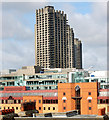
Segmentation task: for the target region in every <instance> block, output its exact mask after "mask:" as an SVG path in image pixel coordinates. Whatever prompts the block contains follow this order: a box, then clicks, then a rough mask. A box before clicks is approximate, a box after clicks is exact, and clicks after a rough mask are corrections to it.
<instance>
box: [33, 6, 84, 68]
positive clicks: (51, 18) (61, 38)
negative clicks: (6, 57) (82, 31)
mask: <svg viewBox="0 0 109 120" xmlns="http://www.w3.org/2000/svg"><path fill="white" fill-rule="evenodd" d="M80 50H82V49H80ZM74 52H75V51H74V32H73V29H72V28H70V25H68V20H67V15H66V14H64V11H60V10H59V11H58V10H56V11H55V9H54V7H53V6H46V7H44V8H42V9H38V10H36V24H35V64H36V66H43V67H44V68H73V67H75V62H74V54H75V53H74ZM81 54H82V51H81ZM78 57H79V56H78ZM78 59H79V58H78ZM79 60H81V58H80V59H79ZM78 64H79V62H78ZM80 66H81V67H78V66H77V67H78V68H82V61H81V65H80Z"/></svg>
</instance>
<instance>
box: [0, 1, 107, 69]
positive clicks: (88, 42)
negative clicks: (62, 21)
mask: <svg viewBox="0 0 109 120" xmlns="http://www.w3.org/2000/svg"><path fill="white" fill-rule="evenodd" d="M46 5H53V6H54V8H55V9H56V10H63V11H64V12H65V13H66V14H67V19H68V23H69V25H70V26H71V27H72V28H73V30H74V33H75V37H77V38H79V39H80V40H81V41H82V44H83V68H85V69H88V68H89V67H90V66H93V69H94V70H106V69H107V3H106V2H102V3H101V2H55V3H54V2H51V3H50V2H49V3H48V2H41V3H39V2H3V3H2V10H0V13H1V12H2V38H0V48H1V46H2V50H0V53H2V66H0V69H1V68H2V69H9V68H16V69H18V68H21V67H22V66H31V65H34V64H35V45H34V44H35V35H34V24H35V10H36V9H39V8H43V7H44V6H46ZM0 36H1V35H0Z"/></svg>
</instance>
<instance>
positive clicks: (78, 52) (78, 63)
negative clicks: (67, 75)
mask: <svg viewBox="0 0 109 120" xmlns="http://www.w3.org/2000/svg"><path fill="white" fill-rule="evenodd" d="M74 51H75V52H74V56H75V57H74V58H75V59H74V61H75V68H77V69H82V43H81V41H80V40H79V39H77V38H75V39H74Z"/></svg>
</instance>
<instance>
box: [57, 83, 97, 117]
mask: <svg viewBox="0 0 109 120" xmlns="http://www.w3.org/2000/svg"><path fill="white" fill-rule="evenodd" d="M97 92H98V83H97V82H92V83H59V84H58V112H65V111H70V110H76V109H77V110H78V112H79V113H80V114H87V115H88V114H95V115H97V114H98V110H97Z"/></svg>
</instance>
